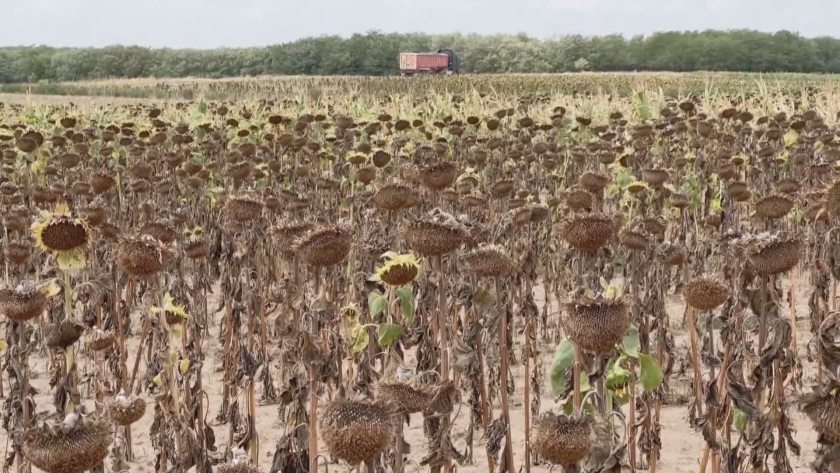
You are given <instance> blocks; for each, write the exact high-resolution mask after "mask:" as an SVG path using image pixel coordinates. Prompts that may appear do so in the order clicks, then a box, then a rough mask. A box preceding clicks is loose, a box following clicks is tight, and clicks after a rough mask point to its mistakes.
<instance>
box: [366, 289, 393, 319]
mask: <svg viewBox="0 0 840 473" xmlns="http://www.w3.org/2000/svg"><path fill="white" fill-rule="evenodd" d="M387 307H388V300H387V299H385V298H384V297H382V294H380V293H378V292H376V291H373V292H371V293H370V294H368V309H370V316H371V318H373V317H376V316H377V315H379V314H381V313H382V312H383V311H384V310H385V309H386V308H387Z"/></svg>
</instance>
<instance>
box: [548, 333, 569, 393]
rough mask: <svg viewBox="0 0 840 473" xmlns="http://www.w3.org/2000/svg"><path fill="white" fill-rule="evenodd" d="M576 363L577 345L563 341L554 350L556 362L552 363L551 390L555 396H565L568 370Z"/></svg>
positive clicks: (567, 340)
mask: <svg viewBox="0 0 840 473" xmlns="http://www.w3.org/2000/svg"><path fill="white" fill-rule="evenodd" d="M574 362H575V344H574V343H572V341H571V340H569V339H568V338H566V339H564V340H563V341H561V342H560V343H559V344H558V345H557V348H556V349H555V350H554V361H552V362H551V374H550V378H551V390H552V392H554V394H555V395H557V396H559V395H560V394H563V391H564V390H565V389H566V378H565V374H566V370H567V369H570V368H571V366H572V363H574Z"/></svg>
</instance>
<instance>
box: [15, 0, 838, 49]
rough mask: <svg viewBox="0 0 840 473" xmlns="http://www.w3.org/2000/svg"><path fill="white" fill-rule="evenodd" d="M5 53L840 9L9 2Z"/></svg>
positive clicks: (713, 20) (348, 0)
mask: <svg viewBox="0 0 840 473" xmlns="http://www.w3.org/2000/svg"><path fill="white" fill-rule="evenodd" d="M0 12H2V13H0V15H2V18H3V21H2V22H0V46H17V45H33V44H47V45H50V46H106V45H111V44H126V45H129V44H130V45H142V46H152V47H171V48H215V47H221V46H228V47H240V46H264V45H268V44H277V43H282V42H287V41H292V40H295V39H299V38H303V37H307V36H320V35H325V34H337V35H342V36H347V35H350V34H353V33H363V32H366V31H369V30H374V29H375V30H380V31H383V32H425V33H453V32H461V33H481V34H492V33H520V32H521V33H527V34H528V35H530V36H537V37H540V38H550V37H552V36H558V35H566V34H584V35H603V34H611V33H623V34H625V35H628V36H631V35H636V34H649V33H652V32H655V31H662V30H703V29H709V28H712V29H735V28H750V29H757V30H762V31H778V30H781V29H787V30H791V31H796V32H799V33H801V34H803V35H805V36H809V37H810V36H822V35H838V36H840V28H838V27H837V24H838V19H840V1H838V0H761V1H759V0H291V1H290V0H235V1H234V0H142V1H139V2H132V1H119V0H117V1H114V0H107V1H106V0H0Z"/></svg>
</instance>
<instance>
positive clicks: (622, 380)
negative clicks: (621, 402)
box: [605, 363, 630, 389]
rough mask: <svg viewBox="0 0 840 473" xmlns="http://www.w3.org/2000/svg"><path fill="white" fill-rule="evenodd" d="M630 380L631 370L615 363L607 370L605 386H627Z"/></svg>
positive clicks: (615, 387)
mask: <svg viewBox="0 0 840 473" xmlns="http://www.w3.org/2000/svg"><path fill="white" fill-rule="evenodd" d="M629 382H630V371H629V370H627V369H625V368H624V367H622V366H621V365H619V364H618V363H613V364H612V366H611V367H610V369H609V370H607V379H606V382H605V386H606V388H607V389H618V388H622V387H624V386H627V383H629Z"/></svg>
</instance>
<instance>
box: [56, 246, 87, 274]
mask: <svg viewBox="0 0 840 473" xmlns="http://www.w3.org/2000/svg"><path fill="white" fill-rule="evenodd" d="M56 259H57V260H58V267H59V268H61V270H62V271H73V270H78V269H85V252H84V251H82V250H79V251H73V252H70V253H62V254H60V255H58V257H57V258H56Z"/></svg>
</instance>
